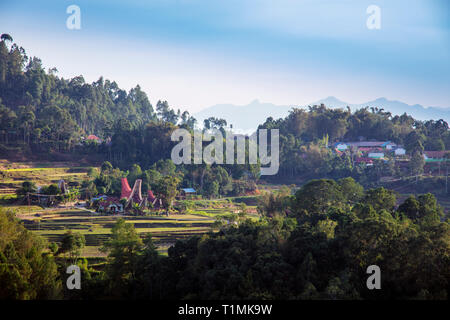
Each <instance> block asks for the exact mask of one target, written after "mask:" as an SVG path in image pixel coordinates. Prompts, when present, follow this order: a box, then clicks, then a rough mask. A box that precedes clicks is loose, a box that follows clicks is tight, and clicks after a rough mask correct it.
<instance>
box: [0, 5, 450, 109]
mask: <svg viewBox="0 0 450 320" xmlns="http://www.w3.org/2000/svg"><path fill="white" fill-rule="evenodd" d="M71 4H76V5H78V6H79V7H80V9H81V30H68V29H67V28H66V19H67V17H68V16H69V15H68V14H67V13H66V8H67V7H68V6H69V5H71ZM369 5H377V6H379V7H380V9H381V29H380V30H369V29H368V28H367V27H366V20H367V18H368V16H369V15H368V14H367V13H366V9H367V7H368V6H369ZM449 9H450V5H449V1H446V0H417V1H404V0H397V1H394V0H388V1H381V0H371V1H366V0H355V1H350V0H297V1H294V0H277V1H271V0H270V1H269V0H240V1H237V0H226V1H225V0H220V1H219V0H208V1H207V0H177V1H175V0H150V1H141V0H130V1H126V2H125V1H123V3H122V2H119V1H103V0H100V1H75V0H72V1H45V0H44V1H40V2H39V3H37V2H36V1H20V0H19V1H17V0H16V1H9V0H3V1H2V2H1V3H0V32H1V33H3V32H7V33H10V34H11V35H12V36H13V38H14V40H15V42H17V43H18V44H19V45H22V46H23V47H24V48H25V49H26V50H27V53H28V54H29V55H30V56H33V55H35V56H38V57H40V58H41V59H42V60H43V63H44V65H45V66H46V67H53V66H54V67H56V68H57V69H58V70H59V75H60V76H63V77H73V76H76V75H79V74H82V75H84V76H85V79H86V80H87V81H89V82H92V81H95V80H97V79H98V78H99V77H100V76H101V75H103V76H104V77H105V78H108V79H112V80H116V81H117V82H118V84H119V85H120V86H121V87H124V88H126V89H129V88H131V87H132V86H135V85H136V84H140V85H141V87H142V88H143V89H144V90H145V91H146V92H147V93H148V95H149V98H150V100H151V102H152V103H154V104H155V103H156V101H157V100H158V99H165V100H168V101H169V103H170V104H171V105H172V106H173V107H175V108H182V109H188V110H190V111H191V112H195V111H198V110H200V109H202V108H205V107H208V106H210V105H213V104H217V103H234V104H247V103H249V102H250V101H251V100H253V99H259V100H261V101H264V102H272V103H275V104H283V105H287V104H290V105H303V104H307V103H310V102H312V101H316V100H319V99H321V98H324V97H327V96H331V95H332V96H336V97H338V98H339V99H341V100H344V101H347V102H349V103H362V102H364V101H369V100H372V99H375V98H378V97H387V98H389V99H395V100H401V101H404V102H407V103H410V104H415V103H420V104H423V105H425V106H444V107H450V90H449V89H450V23H449V12H450V10H449Z"/></svg>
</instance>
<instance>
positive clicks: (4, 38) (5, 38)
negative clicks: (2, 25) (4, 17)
mask: <svg viewBox="0 0 450 320" xmlns="http://www.w3.org/2000/svg"><path fill="white" fill-rule="evenodd" d="M0 40H1V41H5V42H6V41H9V42H12V41H13V38H12V37H11V36H10V35H9V34H7V33H3V34H2V35H1V36H0Z"/></svg>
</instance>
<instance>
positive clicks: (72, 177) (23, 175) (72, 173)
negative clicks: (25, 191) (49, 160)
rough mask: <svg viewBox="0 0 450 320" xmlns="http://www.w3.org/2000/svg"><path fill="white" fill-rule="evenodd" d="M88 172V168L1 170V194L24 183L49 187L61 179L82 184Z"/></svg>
mask: <svg viewBox="0 0 450 320" xmlns="http://www.w3.org/2000/svg"><path fill="white" fill-rule="evenodd" d="M87 170H88V167H56V168H55V167H48V168H14V169H0V193H2V192H1V190H2V189H4V190H8V192H9V190H10V189H15V188H19V187H20V186H21V184H22V182H24V181H33V182H34V183H36V184H37V185H48V184H51V183H56V182H58V181H59V180H61V179H64V180H66V182H78V183H81V181H82V180H83V179H84V178H85V177H86V175H87ZM4 193H6V192H4Z"/></svg>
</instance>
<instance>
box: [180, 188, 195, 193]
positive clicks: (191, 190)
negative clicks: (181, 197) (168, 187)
mask: <svg viewBox="0 0 450 320" xmlns="http://www.w3.org/2000/svg"><path fill="white" fill-rule="evenodd" d="M181 190H183V191H184V192H185V193H196V192H197V191H195V189H193V188H183V189H181Z"/></svg>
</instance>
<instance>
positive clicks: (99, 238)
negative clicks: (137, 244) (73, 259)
mask: <svg viewBox="0 0 450 320" xmlns="http://www.w3.org/2000/svg"><path fill="white" fill-rule="evenodd" d="M34 212H35V213H31V214H21V215H19V217H20V218H21V219H22V221H23V223H24V226H25V227H26V228H27V229H29V230H32V231H33V232H35V233H37V234H39V235H41V236H43V237H44V238H46V239H48V241H50V242H61V239H62V237H63V235H64V233H65V232H67V231H68V230H72V231H76V232H80V233H81V234H83V235H84V237H85V239H86V247H85V249H84V251H83V256H86V257H99V256H104V255H105V254H104V253H102V252H100V251H99V250H98V249H99V248H100V247H101V246H102V244H103V243H104V241H106V240H108V238H109V237H110V235H111V228H112V226H113V225H114V223H115V222H116V220H117V219H118V218H119V216H111V215H99V214H92V213H90V212H88V211H84V210H67V211H59V212H57V211H56V212H55V211H53V212H48V211H47V210H45V211H40V212H39V211H38V210H36V211H34ZM38 212H39V213H38ZM120 217H121V218H123V219H125V221H126V222H127V223H132V224H133V225H134V227H135V228H136V231H137V232H138V233H139V234H140V235H141V236H142V237H144V236H145V235H146V234H148V233H150V234H151V235H152V238H153V241H154V242H155V244H156V245H157V246H158V248H159V250H160V251H162V252H164V251H167V249H168V247H169V246H170V245H172V244H173V243H175V241H176V240H177V239H183V238H187V237H189V236H192V235H195V234H203V233H207V232H209V231H211V224H212V223H213V222H214V219H212V218H209V217H204V216H198V215H190V214H186V215H172V216H169V217H166V216H145V217H135V216H120Z"/></svg>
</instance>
